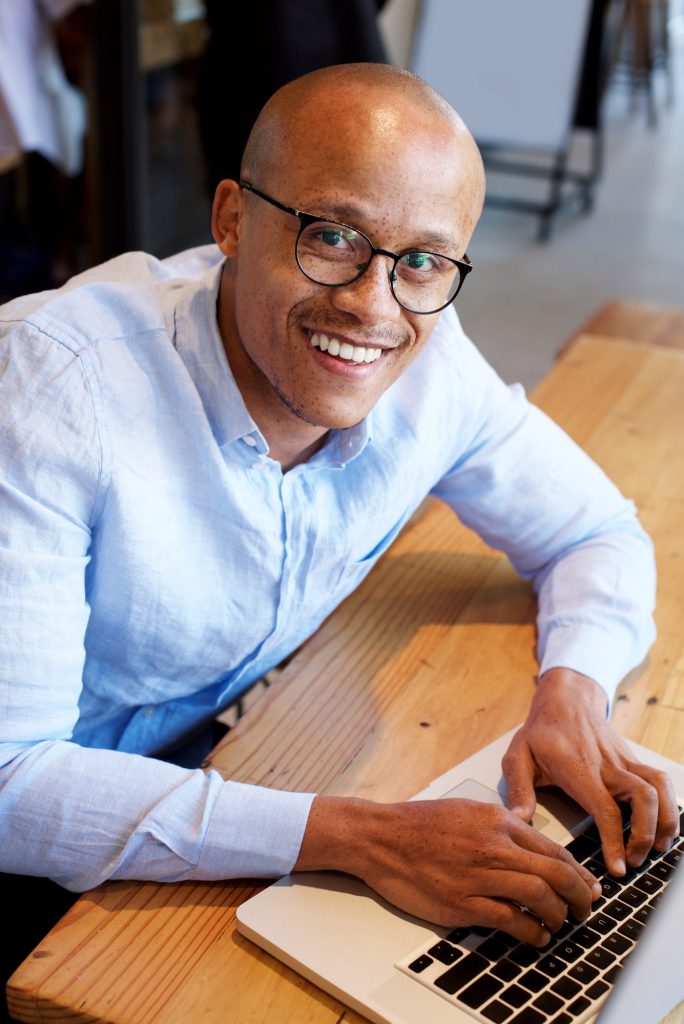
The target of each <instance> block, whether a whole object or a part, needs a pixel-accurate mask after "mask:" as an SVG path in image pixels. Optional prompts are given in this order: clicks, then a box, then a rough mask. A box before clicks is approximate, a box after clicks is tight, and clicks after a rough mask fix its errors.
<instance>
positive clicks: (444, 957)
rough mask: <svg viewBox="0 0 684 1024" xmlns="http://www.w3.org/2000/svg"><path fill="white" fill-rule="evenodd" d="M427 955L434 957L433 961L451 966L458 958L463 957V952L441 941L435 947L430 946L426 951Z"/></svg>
mask: <svg viewBox="0 0 684 1024" xmlns="http://www.w3.org/2000/svg"><path fill="white" fill-rule="evenodd" d="M428 954H429V956H431V957H434V959H435V960H439V961H440V963H443V964H453V962H454V960H458V958H459V957H461V956H463V950H462V949H459V948H458V946H452V945H451V943H449V942H445V941H444V940H442V941H441V942H438V943H437V944H436V945H435V946H431V947H430V949H428Z"/></svg>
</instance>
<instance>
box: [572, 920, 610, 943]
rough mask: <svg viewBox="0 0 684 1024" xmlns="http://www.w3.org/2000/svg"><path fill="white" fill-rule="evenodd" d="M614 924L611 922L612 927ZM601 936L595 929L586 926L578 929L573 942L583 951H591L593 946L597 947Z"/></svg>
mask: <svg viewBox="0 0 684 1024" xmlns="http://www.w3.org/2000/svg"><path fill="white" fill-rule="evenodd" d="M612 924H613V922H612V921H611V926H612ZM600 938H601V936H600V935H599V933H598V932H595V931H594V929H593V928H587V927H586V925H585V926H584V927H583V928H577V929H576V931H575V933H574V935H573V936H572V941H573V942H576V943H577V945H578V946H581V947H582V949H589V948H590V947H591V946H595V945H596V943H597V942H598V941H599V939H600Z"/></svg>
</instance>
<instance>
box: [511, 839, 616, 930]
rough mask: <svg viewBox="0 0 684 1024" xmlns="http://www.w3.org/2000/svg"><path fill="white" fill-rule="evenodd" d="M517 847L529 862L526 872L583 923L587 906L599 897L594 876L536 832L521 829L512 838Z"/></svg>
mask: <svg viewBox="0 0 684 1024" xmlns="http://www.w3.org/2000/svg"><path fill="white" fill-rule="evenodd" d="M515 839H516V841H517V842H518V844H519V846H521V847H522V848H523V849H525V850H526V851H527V852H528V856H529V857H530V858H534V859H533V860H530V861H528V863H527V865H526V868H527V870H528V871H529V872H530V873H531V874H538V875H540V877H542V878H544V879H545V880H546V881H547V882H548V883H549V885H551V886H552V887H553V889H554V890H555V892H557V893H558V895H559V896H560V897H561V899H563V900H564V901H565V902H566V903H567V904H568V906H569V907H570V909H571V910H572V912H573V914H574V915H575V917H578V918H579V919H580V920H583V919H584V918H585V917H586V916H587V914H588V913H589V911H590V909H591V903H592V902H593V901H594V900H597V899H598V898H599V896H600V895H601V886H600V884H599V883H598V882H597V881H596V878H595V877H594V875H592V873H591V871H589V869H588V868H585V866H584V865H583V864H580V863H579V862H578V861H576V860H575V858H574V857H573V856H572V854H571V853H570V852H569V851H568V850H566V849H565V847H564V846H560V845H559V844H558V843H555V842H554V841H553V840H552V839H549V838H548V836H545V835H542V833H541V832H537V830H536V829H533V828H530V827H529V826H528V827H527V828H521V829H520V831H519V833H518V834H516V836H515Z"/></svg>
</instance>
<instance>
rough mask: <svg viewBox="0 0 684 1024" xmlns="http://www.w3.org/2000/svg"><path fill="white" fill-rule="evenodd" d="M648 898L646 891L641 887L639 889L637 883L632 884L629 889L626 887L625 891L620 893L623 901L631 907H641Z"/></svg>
mask: <svg viewBox="0 0 684 1024" xmlns="http://www.w3.org/2000/svg"><path fill="white" fill-rule="evenodd" d="M647 899H648V896H647V895H646V893H645V892H643V891H642V890H641V889H637V887H636V886H635V885H630V887H629V889H625V891H624V892H621V893H620V900H621V902H622V903H626V904H627V905H628V906H630V907H640V906H641V904H642V903H645V902H646V900H647Z"/></svg>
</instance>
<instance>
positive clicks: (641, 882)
mask: <svg viewBox="0 0 684 1024" xmlns="http://www.w3.org/2000/svg"><path fill="white" fill-rule="evenodd" d="M634 884H635V886H636V887H637V888H638V889H641V891H642V892H645V893H646V895H647V896H653V895H655V893H657V892H658V890H659V889H662V887H663V883H662V882H661V881H660V879H659V878H654V877H653V875H652V874H651V873H650V872H649V874H647V875H642V876H641V878H637V880H636V882H635V883H634Z"/></svg>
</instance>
